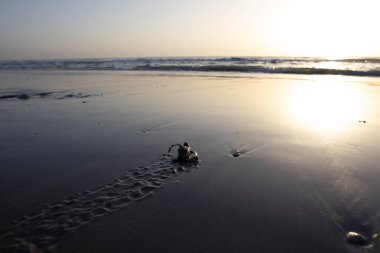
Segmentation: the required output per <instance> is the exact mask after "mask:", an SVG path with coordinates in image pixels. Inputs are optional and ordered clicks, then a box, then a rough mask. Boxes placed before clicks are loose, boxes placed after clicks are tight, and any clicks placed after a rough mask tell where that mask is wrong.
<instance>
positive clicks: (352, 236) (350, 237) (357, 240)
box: [346, 231, 368, 245]
mask: <svg viewBox="0 0 380 253" xmlns="http://www.w3.org/2000/svg"><path fill="white" fill-rule="evenodd" d="M346 241H347V242H349V243H352V244H355V245H366V244H368V240H367V238H366V237H365V236H364V235H362V234H359V233H356V232H352V231H351V232H348V233H347V235H346Z"/></svg>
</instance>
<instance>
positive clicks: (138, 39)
mask: <svg viewBox="0 0 380 253" xmlns="http://www.w3.org/2000/svg"><path fill="white" fill-rule="evenodd" d="M379 10H380V1H379V0H361V1H358V0H355V1H354V0H345V1H343V0H319V1H305V0H255V1H253V0H192V1H190V0H166V1H164V0H139V1H137V0H136V1H134V0H129V1H128V0H65V1H62V0H0V60H14V59H61V58H102V57H162V56H169V57H170V56H317V57H379V56H380V33H379V32H378V29H379V28H378V25H379V16H378V11H379Z"/></svg>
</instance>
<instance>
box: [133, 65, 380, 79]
mask: <svg viewBox="0 0 380 253" xmlns="http://www.w3.org/2000/svg"><path fill="white" fill-rule="evenodd" d="M134 70H150V71H195V72H201V71H202V72H239V73H267V74H301V75H346V76H368V77H380V70H369V71H358V70H346V69H327V68H266V67H262V66H235V65H229V66H225V65H213V66H183V65H182V66H151V65H142V66H137V67H135V68H134Z"/></svg>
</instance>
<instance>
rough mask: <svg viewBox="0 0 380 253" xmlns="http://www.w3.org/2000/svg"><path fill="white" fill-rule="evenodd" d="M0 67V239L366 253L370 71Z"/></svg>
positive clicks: (373, 242) (57, 247) (375, 245)
mask: <svg viewBox="0 0 380 253" xmlns="http://www.w3.org/2000/svg"><path fill="white" fill-rule="evenodd" d="M0 76H1V77H2V78H1V79H0V119H1V124H0V135H1V140H2V141H1V143H0V154H1V156H0V162H1V164H2V166H1V170H0V173H1V177H0V195H1V198H0V199H1V202H0V206H1V208H0V217H1V218H0V228H1V231H3V232H2V233H1V235H2V239H1V240H2V243H1V245H2V250H5V249H6V248H8V249H12V250H16V251H17V250H19V251H21V250H25V249H26V250H28V251H30V252H33V250H37V251H41V252H44V251H48V250H52V251H55V252H279V251H280V252H377V251H378V250H379V248H380V246H379V242H377V241H378V239H377V237H376V235H377V233H379V229H380V224H379V221H380V216H379V215H380V198H379V197H378V194H377V193H378V192H379V188H380V186H378V181H379V179H380V172H379V167H378V162H377V161H378V156H379V155H380V151H379V150H380V149H379V148H378V146H377V144H378V140H379V139H380V132H379V129H380V120H379V119H378V115H380V104H379V101H380V86H379V85H380V81H379V80H378V79H368V78H367V79H364V78H343V77H330V76H324V77H323V78H319V77H316V76H309V77H301V78H300V77H299V76H298V77H296V76H289V75H288V76H287V75H283V76H281V75H262V76H254V77H252V76H251V77H249V76H245V75H239V76H233V75H230V76H218V75H217V74H216V75H212V76H204V75H189V74H177V75H173V74H172V75H166V74H164V73H153V72H151V73H149V72H112V71H110V72H100V71H99V72H95V71H94V72H67V71H66V72H27V71H15V72H5V71H4V72H0ZM184 141H189V142H190V144H191V145H192V146H193V148H194V149H195V150H196V151H197V152H198V153H199V155H200V159H201V162H200V164H198V165H196V166H195V165H187V166H183V165H180V164H177V163H173V162H172V161H171V159H172V157H171V156H167V155H164V154H165V152H166V151H167V149H168V147H169V146H170V145H171V144H173V143H178V142H184ZM349 232H357V233H360V234H362V235H363V236H364V237H365V242H361V243H356V244H355V243H350V242H348V241H347V238H346V235H347V233H349Z"/></svg>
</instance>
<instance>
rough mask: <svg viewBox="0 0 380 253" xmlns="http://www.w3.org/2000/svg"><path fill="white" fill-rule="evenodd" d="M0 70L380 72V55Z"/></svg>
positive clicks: (64, 63)
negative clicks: (379, 56)
mask: <svg viewBox="0 0 380 253" xmlns="http://www.w3.org/2000/svg"><path fill="white" fill-rule="evenodd" d="M0 70H138V71H169V72H176V71H193V72H236V73H268V74H276V73H279V74H301V75H345V76H368V77H379V76H380V58H357V59H337V60H328V59H321V58H278V57H213V58H210V57H182V58H122V59H116V58H113V59H80V60H38V61H36V60H33V61H32V60H30V61H0Z"/></svg>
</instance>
